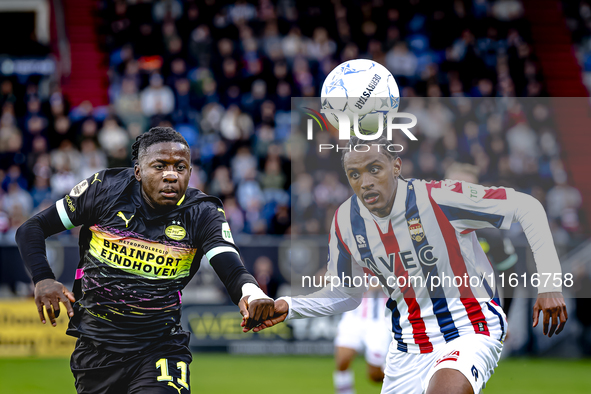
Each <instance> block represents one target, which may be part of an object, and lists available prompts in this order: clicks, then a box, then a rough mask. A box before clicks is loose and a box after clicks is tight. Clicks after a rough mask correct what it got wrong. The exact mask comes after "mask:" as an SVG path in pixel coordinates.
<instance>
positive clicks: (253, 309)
mask: <svg viewBox="0 0 591 394" xmlns="http://www.w3.org/2000/svg"><path fill="white" fill-rule="evenodd" d="M249 298H250V297H249V296H246V297H244V298H242V300H240V303H238V307H239V308H240V313H241V314H242V323H241V324H240V325H241V326H242V327H243V331H244V332H248V331H249V330H251V329H252V328H254V327H256V326H258V325H259V324H261V323H262V322H264V321H265V320H268V319H269V318H271V317H272V316H273V315H274V313H275V303H274V301H273V300H272V299H271V298H259V299H256V300H254V301H252V302H250V303H249V302H248V300H249Z"/></svg>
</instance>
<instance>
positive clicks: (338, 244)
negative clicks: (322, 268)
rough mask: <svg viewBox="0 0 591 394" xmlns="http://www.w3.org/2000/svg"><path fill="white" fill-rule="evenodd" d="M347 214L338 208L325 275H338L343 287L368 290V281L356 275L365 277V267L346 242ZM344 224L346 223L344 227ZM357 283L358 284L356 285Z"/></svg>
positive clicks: (331, 228) (331, 233)
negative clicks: (340, 212)
mask: <svg viewBox="0 0 591 394" xmlns="http://www.w3.org/2000/svg"><path fill="white" fill-rule="evenodd" d="M345 216H346V215H343V214H339V210H337V212H336V213H335V216H334V218H333V221H332V225H331V226H330V235H329V241H328V264H327V270H326V275H325V276H327V277H338V278H339V279H340V284H341V285H342V286H343V287H345V288H349V289H353V288H357V290H356V291H355V293H357V292H359V291H362V292H364V291H365V290H366V289H365V287H366V281H365V280H362V281H359V279H357V280H355V278H356V277H361V278H364V271H363V267H361V266H360V265H359V264H358V263H357V262H356V260H355V258H354V257H353V255H352V254H351V250H350V248H349V246H348V245H347V243H346V240H347V233H348V231H347V226H346V221H345V220H344V219H346V217H345ZM343 224H345V226H344V227H343ZM347 278H350V279H347ZM332 283H336V282H332ZM359 283H362V285H361V286H358V285H359ZM356 284H357V286H355V285H356Z"/></svg>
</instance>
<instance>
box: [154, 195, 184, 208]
mask: <svg viewBox="0 0 591 394" xmlns="http://www.w3.org/2000/svg"><path fill="white" fill-rule="evenodd" d="M177 202H179V198H178V197H177V196H174V197H164V196H160V198H159V200H158V205H161V206H164V207H168V206H173V205H176V203H177Z"/></svg>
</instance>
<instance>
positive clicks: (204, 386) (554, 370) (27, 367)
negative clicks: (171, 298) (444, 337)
mask: <svg viewBox="0 0 591 394" xmlns="http://www.w3.org/2000/svg"><path fill="white" fill-rule="evenodd" d="M354 368H355V374H356V386H357V392H358V393H359V394H364V393H379V392H380V386H379V385H374V384H370V383H369V382H368V381H367V380H366V379H365V365H364V362H363V360H362V359H361V358H358V359H357V360H356V362H355V364H354ZM332 369H333V359H332V358H330V357H303V356H298V357H276V356H273V357H263V356H256V357H247V356H230V355H225V354H194V358H193V363H192V364H191V386H192V391H193V393H195V394H198V393H211V392H219V393H241V394H251V393H252V394H255V393H256V394H258V393H260V392H261V387H262V386H265V385H268V387H269V388H270V389H268V390H264V391H265V392H268V393H279V394H291V393H294V394H295V393H302V392H306V393H309V394H320V393H323V394H324V393H332V392H333V388H332ZM589 371H591V360H590V359H586V360H559V359H507V360H503V361H501V363H500V365H499V367H498V368H497V370H496V372H495V374H494V375H493V377H492V378H491V380H490V381H489V384H488V386H487V388H486V389H485V390H484V393H485V394H497V393H498V394H500V393H503V394H530V393H531V394H534V393H536V394H540V393H567V394H578V393H581V394H583V393H584V394H589V393H591V374H590V372H589ZM0 393H2V394H39V393H44V394H54V393H55V394H71V393H72V394H73V393H75V390H74V379H73V378H72V374H71V373H70V369H69V360H67V359H0Z"/></svg>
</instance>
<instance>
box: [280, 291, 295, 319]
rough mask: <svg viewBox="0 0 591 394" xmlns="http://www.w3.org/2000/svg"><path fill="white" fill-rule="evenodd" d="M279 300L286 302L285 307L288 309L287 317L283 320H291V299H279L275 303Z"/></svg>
mask: <svg viewBox="0 0 591 394" xmlns="http://www.w3.org/2000/svg"><path fill="white" fill-rule="evenodd" d="M279 300H283V301H285V302H287V307H288V308H289V309H288V311H287V317H286V318H285V320H286V321H287V320H290V319H292V318H293V308H292V302H291V297H287V296H286V297H280V298H278V299H277V301H279Z"/></svg>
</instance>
